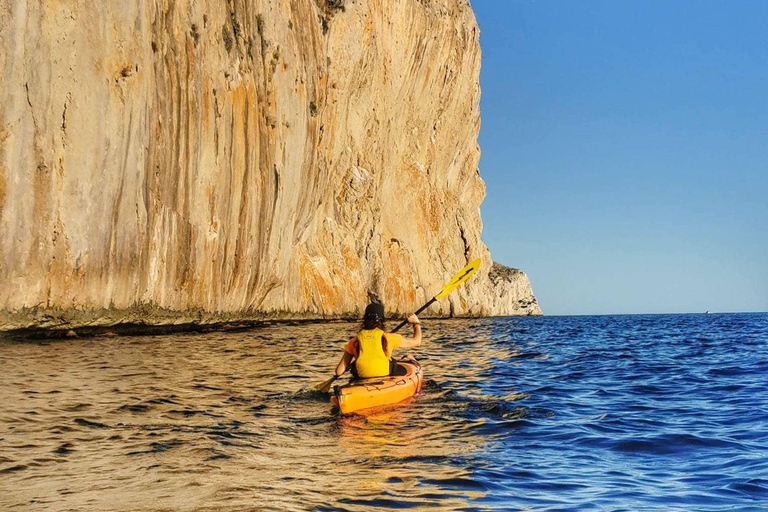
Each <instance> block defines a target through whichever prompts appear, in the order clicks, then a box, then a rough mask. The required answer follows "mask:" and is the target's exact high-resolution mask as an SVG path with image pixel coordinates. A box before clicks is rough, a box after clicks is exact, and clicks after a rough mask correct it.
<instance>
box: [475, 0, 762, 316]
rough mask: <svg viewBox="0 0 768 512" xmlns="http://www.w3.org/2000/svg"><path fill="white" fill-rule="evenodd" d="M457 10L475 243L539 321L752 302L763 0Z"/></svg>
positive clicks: (758, 304) (503, 3)
mask: <svg viewBox="0 0 768 512" xmlns="http://www.w3.org/2000/svg"><path fill="white" fill-rule="evenodd" d="M471 3H472V7H473V9H474V11H475V15H476V17H477V21H478V24H479V25H480V31H481V37H480V44H481V47H482V51H483V63H482V71H481V78H480V85H481V87H482V98H481V116H482V117H481V118H482V127H481V131H480V140H479V142H480V148H481V150H482V157H481V160H480V174H481V176H482V177H483V179H484V180H485V182H486V185H487V189H488V190H487V198H486V200H485V202H484V203H483V205H482V216H483V222H484V230H483V240H484V241H485V243H486V244H487V245H488V247H489V248H490V250H491V255H492V256H493V258H494V260H495V261H498V262H500V263H503V264H505V265H508V266H512V267H516V268H521V269H523V270H524V271H525V272H526V273H527V274H528V276H529V278H530V279H531V282H532V284H533V291H534V293H535V294H536V296H537V298H538V299H539V303H540V304H541V306H542V308H543V310H544V313H545V314H552V315H555V314H611V313H684V312H704V311H707V310H709V311H713V312H715V311H717V312H719V311H768V30H766V27H768V2H765V1H762V0H760V1H758V0H754V1H749V0H739V1H724V0H718V1H707V0H664V1H661V0H656V1H653V0H645V1H642V2H629V1H615V0H599V1H598V0H586V1H578V2H576V1H569V0H559V1H554V0H547V1H544V0H535V1H534V0H472V2H471Z"/></svg>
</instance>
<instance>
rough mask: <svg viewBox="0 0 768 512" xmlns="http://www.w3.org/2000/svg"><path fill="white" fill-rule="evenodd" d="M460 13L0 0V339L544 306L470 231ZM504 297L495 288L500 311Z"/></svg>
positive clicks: (473, 60)
mask: <svg viewBox="0 0 768 512" xmlns="http://www.w3.org/2000/svg"><path fill="white" fill-rule="evenodd" d="M478 37H479V31H478V28H477V25H476V22H475V19H474V15H473V13H472V11H471V8H470V6H469V4H468V3H467V1H466V0H364V1H363V0H355V1H353V0H346V1H342V0H225V1H212V0H188V1H186V2H176V1H174V0H149V1H139V0H105V1H103V2H88V1H85V0H67V1H61V0H0V73H2V74H1V75H0V240H1V241H2V246H1V247H0V283H2V285H1V286H0V329H11V328H19V327H29V326H36V327H74V326H78V325H84V324H97V325H109V324H112V323H116V322H145V323H185V322H215V321H226V320H234V319H262V318H290V317H304V318H323V317H333V316H339V315H349V314H357V313H359V312H360V311H361V309H362V308H363V307H364V306H365V303H366V302H367V301H368V300H369V298H370V297H376V298H379V299H380V300H383V301H384V303H385V305H386V306H387V309H388V310H390V311H392V312H405V311H408V310H413V309H414V308H416V307H418V306H419V305H420V304H421V303H423V302H424V301H426V300H427V299H428V298H430V297H431V296H432V295H433V294H434V293H435V292H436V291H439V289H440V288H441V287H442V285H443V284H444V282H446V281H447V280H448V279H449V278H450V277H451V275H452V274H453V273H454V272H456V271H458V270H459V269H460V268H462V267H463V266H464V265H465V263H466V262H467V261H468V260H470V259H473V258H476V257H481V258H482V259H483V262H484V265H483V268H482V269H481V271H480V272H479V274H478V276H477V277H474V278H473V279H471V280H470V281H469V282H468V283H467V285H466V286H464V287H462V288H461V289H460V290H458V291H457V292H455V293H454V294H452V295H451V296H450V297H449V298H448V299H446V300H443V301H441V303H440V304H439V305H436V306H434V307H433V309H431V310H430V313H432V314H436V315H437V314H439V315H448V314H455V315H496V314H540V310H539V309H538V305H536V302H535V298H533V294H532V292H531V288H530V284H529V283H528V280H527V278H525V275H524V274H522V273H521V274H522V275H516V276H514V279H511V280H510V279H494V280H492V279H491V269H492V261H491V258H490V255H489V253H488V250H487V248H486V247H485V245H484V244H483V243H482V241H481V239H480V234H481V229H482V223H481V219H480V209H479V206H480V203H481V201H482V199H483V197H484V195H485V189H484V184H483V182H482V180H481V179H480V176H479V174H478V168H477V166H478V159H479V148H478V146H477V134H478V130H479V123H480V113H479V95H480V89H479V84H478V80H479V67H480V47H479V42H478ZM500 297H505V299H504V300H501V299H500Z"/></svg>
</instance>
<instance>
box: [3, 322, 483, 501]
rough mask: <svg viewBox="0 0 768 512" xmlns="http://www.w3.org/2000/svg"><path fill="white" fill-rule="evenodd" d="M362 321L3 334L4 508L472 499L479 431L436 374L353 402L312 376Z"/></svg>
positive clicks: (428, 350) (322, 373) (431, 354)
mask: <svg viewBox="0 0 768 512" xmlns="http://www.w3.org/2000/svg"><path fill="white" fill-rule="evenodd" d="M440 326H441V323H440V322H433V323H432V328H431V330H432V332H431V333H430V332H429V331H430V328H429V327H427V335H428V336H430V335H431V336H433V337H434V338H439V337H440V336H441V327H440ZM354 328H355V325H353V324H320V325H296V326H271V327H265V328H261V329H255V330H252V331H244V332H236V333H208V334H188V333H187V334H178V335H168V336H152V337H120V338H92V339H84V340H83V339H75V340H66V341H52V342H45V343H37V342H34V343H33V342H18V341H10V340H5V341H2V342H0V357H1V358H2V359H1V360H0V379H2V389H3V390H4V391H3V401H2V410H0V427H1V428H2V442H1V443H0V472H1V474H2V482H3V483H2V487H3V489H2V491H3V492H2V493H0V509H2V510H14V509H15V510H46V511H47V510H71V509H77V510H94V511H96V510H99V511H100V510H201V509H212V510H247V509H254V510H304V509H317V510H323V509H326V510H332V509H333V510H338V509H343V510H364V509H367V508H369V507H371V506H398V507H408V508H416V509H419V508H420V507H421V506H425V507H426V506H430V505H434V503H435V501H436V500H439V501H440V503H441V507H442V508H443V509H452V508H455V509H462V508H466V507H467V503H468V500H469V501H471V500H472V499H473V498H476V497H479V496H482V495H483V493H484V490H485V489H484V487H483V486H482V485H481V484H479V483H477V482H475V481H474V480H473V478H472V474H471V469H470V468H469V467H468V463H467V462H466V460H465V457H466V456H467V455H471V454H472V453H474V452H476V451H478V450H480V449H482V447H483V444H484V442H483V438H482V436H481V435H479V434H476V433H474V432H473V425H474V424H475V420H472V419H469V418H467V417H462V416H461V414H448V415H446V406H445V397H444V394H445V393H444V392H443V391H442V390H441V389H440V388H439V387H437V386H435V385H434V384H433V385H432V386H431V387H430V386H427V390H426V392H425V393H424V394H423V395H422V396H420V397H417V398H414V399H411V400H410V401H409V403H406V404H403V405H401V406H394V407H391V408H387V409H381V410H377V411H375V412H374V413H368V414H365V415H353V416H349V417H339V416H338V415H332V414H331V407H330V404H329V403H328V397H327V396H326V395H320V394H317V393H313V392H309V391H306V390H307V389H308V388H309V387H311V386H312V385H313V384H316V383H317V382H319V381H322V380H324V379H325V378H326V377H327V375H328V374H329V372H330V371H331V369H332V367H333V365H334V364H335V362H336V361H337V359H338V357H339V355H340V353H341V350H342V349H343V345H344V340H345V339H347V338H348V336H349V335H350V333H352V332H354ZM414 354H415V355H416V356H417V357H419V358H420V359H422V361H425V363H427V364H425V370H426V375H427V378H435V376H436V373H432V375H430V373H431V372H432V371H433V370H435V371H436V372H439V371H442V370H446V369H449V368H450V367H451V366H455V365H457V364H458V363H459V362H460V360H459V359H458V358H452V357H450V356H449V355H448V356H446V354H443V353H441V352H440V350H439V347H438V346H436V345H434V344H432V345H431V344H430V341H429V339H428V341H427V342H426V345H425V347H424V350H423V351H420V352H414ZM438 358H440V359H441V360H442V368H441V369H438V368H437V365H434V368H433V365H431V364H429V363H428V361H429V360H430V359H438ZM430 389H431V392H430ZM454 409H455V410H454V411H453V412H454V413H457V412H460V411H461V410H462V409H465V406H464V405H463V404H461V403H459V404H458V405H457V406H456V407H454Z"/></svg>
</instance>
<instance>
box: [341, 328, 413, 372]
mask: <svg viewBox="0 0 768 512" xmlns="http://www.w3.org/2000/svg"><path fill="white" fill-rule="evenodd" d="M402 339H403V337H402V336H401V335H400V334H394V333H385V332H384V331H382V330H381V329H363V330H362V331H360V332H359V333H357V336H355V337H354V338H352V339H351V340H349V343H347V347H346V348H345V350H346V351H347V352H348V353H350V354H352V355H353V356H354V357H355V367H356V369H357V374H358V375H359V376H360V377H361V378H364V379H366V378H370V377H384V376H385V375H389V361H390V359H391V358H392V352H393V351H394V350H395V349H396V348H397V347H399V346H400V342H401V341H402Z"/></svg>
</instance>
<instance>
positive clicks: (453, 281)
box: [312, 258, 480, 393]
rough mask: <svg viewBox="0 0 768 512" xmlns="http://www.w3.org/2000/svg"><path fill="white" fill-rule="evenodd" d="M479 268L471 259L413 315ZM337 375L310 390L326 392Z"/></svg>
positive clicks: (404, 321) (440, 297)
mask: <svg viewBox="0 0 768 512" xmlns="http://www.w3.org/2000/svg"><path fill="white" fill-rule="evenodd" d="M478 268H480V258H477V259H476V260H474V261H472V262H471V263H470V264H469V265H467V266H466V267H464V268H463V269H461V271H460V272H459V273H458V274H456V275H455V276H453V278H451V280H450V281H448V284H446V285H445V286H443V289H442V290H440V293H438V294H437V295H435V296H434V297H432V298H431V299H430V300H429V302H427V303H426V304H424V305H423V306H421V307H420V308H419V309H417V310H416V312H415V313H414V315H418V314H419V313H421V312H422V311H424V310H425V309H427V308H428V307H429V306H431V305H432V304H433V303H435V302H437V301H438V300H440V299H442V298H443V297H445V296H446V295H448V294H449V293H451V292H452V291H453V290H455V289H456V288H458V287H459V285H460V284H461V283H463V282H464V281H466V280H467V279H468V278H469V276H471V275H472V274H474V273H475V271H476V270H477V269H478ZM407 323H408V320H403V321H402V322H400V325H398V326H397V327H395V328H394V329H393V330H392V331H391V332H397V331H399V330H400V328H401V327H403V326H404V325H405V324H407ZM338 378H339V377H338V376H337V375H334V376H333V377H331V378H330V379H328V380H326V381H325V382H322V383H320V384H318V385H317V386H315V387H313V388H312V391H320V392H321V393H327V392H328V391H329V390H330V389H331V384H333V383H334V381H335V380H336V379H338Z"/></svg>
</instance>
